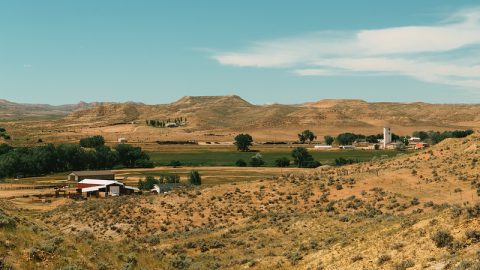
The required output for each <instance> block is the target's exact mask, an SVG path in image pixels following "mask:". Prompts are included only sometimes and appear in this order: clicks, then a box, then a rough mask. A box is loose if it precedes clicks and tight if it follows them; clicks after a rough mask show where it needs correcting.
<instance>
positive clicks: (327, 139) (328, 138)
mask: <svg viewBox="0 0 480 270" xmlns="http://www.w3.org/2000/svg"><path fill="white" fill-rule="evenodd" d="M323 140H324V141H325V144H326V145H332V143H333V142H334V141H335V138H333V137H332V136H329V135H327V136H324V137H323Z"/></svg>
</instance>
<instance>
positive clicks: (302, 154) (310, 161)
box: [292, 147, 321, 168]
mask: <svg viewBox="0 0 480 270" xmlns="http://www.w3.org/2000/svg"><path fill="white" fill-rule="evenodd" d="M292 157H293V163H294V164H295V165H297V166H298V167H299V168H316V167H318V166H320V165H321V164H320V162H318V161H316V160H315V159H314V158H313V156H312V155H311V154H310V153H309V152H308V150H307V149H306V148H304V147H297V148H295V149H293V151H292Z"/></svg>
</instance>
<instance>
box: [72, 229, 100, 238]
mask: <svg viewBox="0 0 480 270" xmlns="http://www.w3.org/2000/svg"><path fill="white" fill-rule="evenodd" d="M75 238H76V239H77V241H78V240H87V241H91V240H95V234H94V233H93V232H92V231H91V230H87V229H84V230H81V231H79V232H78V233H77V234H76V235H75Z"/></svg>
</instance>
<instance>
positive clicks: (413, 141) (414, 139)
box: [408, 137, 422, 144]
mask: <svg viewBox="0 0 480 270" xmlns="http://www.w3.org/2000/svg"><path fill="white" fill-rule="evenodd" d="M419 142H422V139H420V138H419V137H410V138H408V144H416V143H419Z"/></svg>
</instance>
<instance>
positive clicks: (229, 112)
mask: <svg viewBox="0 0 480 270" xmlns="http://www.w3.org/2000/svg"><path fill="white" fill-rule="evenodd" d="M3 104H4V105H3V107H1V106H0V108H4V109H3V115H7V114H8V117H5V119H6V120H8V119H14V118H15V119H19V120H18V121H15V123H6V124H5V125H7V127H9V128H10V129H11V131H10V133H11V134H12V135H14V136H15V135H16V137H19V136H23V135H33V134H31V133H30V132H29V131H28V130H27V127H32V126H33V127H38V128H37V129H36V133H35V136H36V137H42V138H51V140H52V141H62V140H64V141H65V140H66V141H68V140H70V139H74V138H75V139H76V138H78V137H79V136H80V137H81V136H86V135H93V134H101V135H103V136H105V137H106V138H107V140H112V141H113V140H116V139H117V138H118V137H128V138H129V140H130V141H131V142H139V143H141V142H154V141H155V140H158V139H164V140H220V141H222V140H223V141H231V140H232V135H233V134H236V133H239V132H248V133H250V134H252V135H253V136H254V137H255V138H256V139H257V140H263V141H268V140H290V141H292V140H295V139H296V134H297V133H298V132H300V131H301V130H303V129H310V130H313V131H314V132H315V133H316V134H317V135H319V138H321V137H322V136H323V135H336V134H338V133H342V132H358V133H364V134H377V133H380V132H381V129H382V127H384V126H389V127H391V128H392V130H393V132H395V133H397V134H401V135H408V134H411V132H413V131H415V130H452V129H467V128H475V127H478V126H480V105H479V104H428V103H421V102H417V103H392V102H366V101H362V100H320V101H317V102H309V103H304V104H297V105H282V104H272V105H255V104H251V103H249V102H247V101H245V100H244V99H242V98H241V97H239V96H187V97H183V98H181V99H179V100H178V101H176V102H173V103H170V104H158V105H147V104H143V103H135V102H126V103H91V104H85V103H81V104H77V105H65V106H49V105H25V104H13V103H8V102H3ZM5 108H9V109H8V110H7V109H5ZM0 112H2V109H0ZM32 115H35V116H37V118H35V121H34V122H28V121H29V120H31V119H29V118H28V117H27V116H32ZM52 115H55V116H56V117H57V118H56V119H55V120H51V119H47V118H48V116H52ZM42 116H43V119H42ZM22 117H23V120H22ZM177 117H183V118H187V125H186V126H184V127H180V128H174V129H162V128H154V127H149V126H147V125H146V124H145V121H146V120H150V119H153V120H167V119H174V118H177ZM7 122H8V121H7ZM8 125H10V126H8ZM39 130H40V132H39ZM210 135H215V136H214V137H211V136H210Z"/></svg>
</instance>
